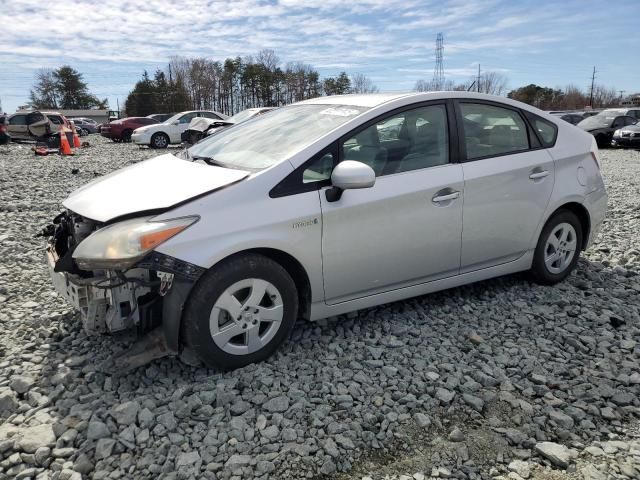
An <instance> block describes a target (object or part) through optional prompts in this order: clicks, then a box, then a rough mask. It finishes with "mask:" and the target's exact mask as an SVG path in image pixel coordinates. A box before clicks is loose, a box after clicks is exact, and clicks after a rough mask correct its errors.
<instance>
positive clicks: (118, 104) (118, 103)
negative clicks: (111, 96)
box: [116, 97, 120, 118]
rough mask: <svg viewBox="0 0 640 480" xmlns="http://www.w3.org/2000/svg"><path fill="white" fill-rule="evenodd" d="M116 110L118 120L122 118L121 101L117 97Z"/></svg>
mask: <svg viewBox="0 0 640 480" xmlns="http://www.w3.org/2000/svg"><path fill="white" fill-rule="evenodd" d="M116 108H117V109H118V118H120V100H119V99H118V98H117V97H116Z"/></svg>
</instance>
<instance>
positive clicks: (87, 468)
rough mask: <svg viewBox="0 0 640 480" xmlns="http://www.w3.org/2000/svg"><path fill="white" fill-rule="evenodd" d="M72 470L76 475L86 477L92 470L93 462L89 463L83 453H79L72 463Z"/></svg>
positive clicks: (88, 459) (89, 460)
mask: <svg viewBox="0 0 640 480" xmlns="http://www.w3.org/2000/svg"><path fill="white" fill-rule="evenodd" d="M73 469H74V470H75V471H76V472H78V473H81V474H83V475H86V474H87V473H89V472H91V471H92V470H93V462H91V459H90V458H89V457H88V456H87V455H86V454H85V453H81V454H80V455H78V458H76V461H75V462H73Z"/></svg>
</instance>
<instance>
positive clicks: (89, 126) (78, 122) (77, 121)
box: [71, 118, 98, 135]
mask: <svg viewBox="0 0 640 480" xmlns="http://www.w3.org/2000/svg"><path fill="white" fill-rule="evenodd" d="M71 120H72V121H73V123H74V125H75V126H76V130H82V131H83V132H84V134H85V135H88V134H90V133H98V124H97V123H96V122H93V121H92V122H88V121H87V120H85V119H82V118H72V119H71ZM78 133H80V132H78Z"/></svg>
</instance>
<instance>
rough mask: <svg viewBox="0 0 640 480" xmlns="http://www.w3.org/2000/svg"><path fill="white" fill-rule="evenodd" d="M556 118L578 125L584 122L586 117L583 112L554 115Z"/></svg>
mask: <svg viewBox="0 0 640 480" xmlns="http://www.w3.org/2000/svg"><path fill="white" fill-rule="evenodd" d="M552 115H553V116H554V117H559V118H561V119H562V120H564V121H565V122H569V123H570V124H571V125H577V124H578V123H580V122H581V121H582V120H584V115H583V114H582V113H581V112H571V113H552Z"/></svg>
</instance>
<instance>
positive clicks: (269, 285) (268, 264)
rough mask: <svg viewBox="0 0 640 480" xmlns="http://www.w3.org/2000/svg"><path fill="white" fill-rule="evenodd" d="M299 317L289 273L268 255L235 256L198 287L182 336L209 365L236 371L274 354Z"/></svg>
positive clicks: (216, 269) (190, 300) (197, 285)
mask: <svg viewBox="0 0 640 480" xmlns="http://www.w3.org/2000/svg"><path fill="white" fill-rule="evenodd" d="M297 315H298V293H297V290H296V285H295V283H294V281H293V279H292V278H291V276H290V275H289V273H288V272H287V271H286V270H285V269H284V268H283V267H282V266H281V265H280V264H279V263H277V262H275V261H273V260H271V259H270V258H267V257H265V256H263V255H257V254H246V255H239V256H235V257H232V258H230V259H228V260H225V261H223V262H222V263H220V264H218V265H216V266H215V267H213V268H212V269H211V270H209V271H208V272H207V273H206V274H205V275H204V276H203V277H202V278H201V279H200V280H199V282H198V283H197V284H196V286H195V287H194V289H193V291H192V293H191V295H190V297H189V300H188V302H187V305H186V308H185V313H184V316H183V321H182V338H183V340H184V343H185V344H186V345H187V346H189V347H191V348H192V349H193V350H194V351H195V352H196V354H197V355H198V356H199V357H200V359H201V360H202V361H203V362H204V363H205V364H206V365H208V366H209V367H220V368H225V369H233V368H238V367H242V366H244V365H248V364H250V363H254V362H259V361H262V360H264V359H266V358H267V357H269V356H270V355H271V354H272V353H273V352H274V351H275V350H276V348H277V347H278V346H279V345H280V344H281V343H282V342H283V341H284V340H285V339H286V338H287V337H288V335H289V333H290V332H291V329H292V328H293V325H294V323H295V321H296V317H297Z"/></svg>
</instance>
